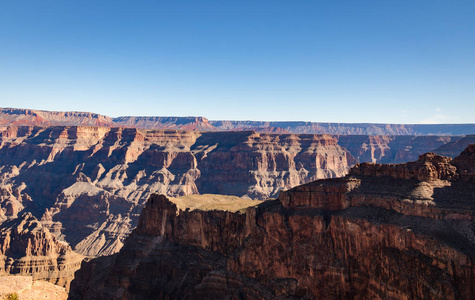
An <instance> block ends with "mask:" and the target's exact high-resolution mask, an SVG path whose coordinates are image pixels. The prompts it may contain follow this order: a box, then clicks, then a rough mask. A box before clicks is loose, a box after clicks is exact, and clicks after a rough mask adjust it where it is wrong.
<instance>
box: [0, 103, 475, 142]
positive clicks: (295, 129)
mask: <svg viewBox="0 0 475 300" xmlns="http://www.w3.org/2000/svg"><path fill="white" fill-rule="evenodd" d="M0 125H17V126H19V125H32V126H33V125H41V126H53V125H55V126H57V125H62V126H84V125H89V126H107V127H133V128H141V129H179V130H198V131H256V132H264V133H298V134H333V135H411V136H417V135H449V136H451V135H459V136H462V135H467V134H475V124H375V123H323V122H302V121H291V122H268V121H234V120H222V121H216V120H208V119H207V118H205V117H164V116H149V117H134V116H123V117H118V118H111V117H108V116H103V115H99V114H94V113H87V112H61V111H43V110H32V109H19V108H0Z"/></svg>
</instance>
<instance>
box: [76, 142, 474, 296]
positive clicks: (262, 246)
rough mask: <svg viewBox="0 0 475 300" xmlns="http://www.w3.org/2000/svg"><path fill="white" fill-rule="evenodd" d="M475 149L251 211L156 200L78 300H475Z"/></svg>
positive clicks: (366, 167)
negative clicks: (182, 206)
mask: <svg viewBox="0 0 475 300" xmlns="http://www.w3.org/2000/svg"><path fill="white" fill-rule="evenodd" d="M474 154H475V147H473V146H470V147H469V148H468V149H466V150H465V151H464V152H463V153H462V154H461V155H460V156H459V157H457V158H455V159H454V160H451V159H450V158H447V157H441V156H438V155H435V154H432V153H429V154H426V155H422V156H421V157H420V159H419V160H418V161H416V162H412V163H408V164H400V165H378V164H372V163H365V164H361V165H357V166H356V167H355V168H353V169H352V170H351V171H350V174H349V175H347V176H346V177H344V178H338V179H324V180H318V181H315V182H311V183H308V184H305V185H302V186H298V187H295V188H293V189H291V190H289V191H286V192H282V193H281V194H280V197H279V199H278V200H271V201H266V202H264V203H262V204H260V205H258V206H255V207H249V208H248V209H247V210H246V213H245V214H242V213H239V212H229V211H217V210H212V211H210V210H193V211H188V210H186V209H185V210H183V209H179V208H178V207H177V205H176V204H175V203H173V202H170V201H169V200H168V199H167V198H166V197H165V196H156V195H154V196H152V197H151V198H150V200H149V201H148V203H147V206H146V207H145V209H144V210H143V213H142V215H141V217H140V221H139V224H138V226H137V228H136V229H135V230H134V232H133V233H132V234H131V235H130V237H129V238H128V239H127V240H126V242H125V245H124V247H123V248H122V250H121V251H120V252H119V253H118V254H115V255H113V256H109V257H101V258H98V259H94V260H92V261H89V262H85V263H83V265H82V267H81V269H80V270H79V271H78V272H77V273H76V278H75V280H74V281H73V283H72V285H71V293H70V298H71V299H104V298H107V299H124V298H126V299H152V298H153V299H170V298H181V299H183V298H192V297H197V298H200V299H215V298H217V297H219V298H230V299H237V298H250V299H294V298H295V299H302V298H304V299H315V298H322V299H354V298H364V299H374V298H377V299H382V298H384V299H414V298H424V299H472V297H473V295H474V293H475V290H474V289H475V264H474V261H475V222H474V212H475V202H474V198H473V195H474V191H475V181H474V177H473V176H472V175H473V168H474V158H473V157H474Z"/></svg>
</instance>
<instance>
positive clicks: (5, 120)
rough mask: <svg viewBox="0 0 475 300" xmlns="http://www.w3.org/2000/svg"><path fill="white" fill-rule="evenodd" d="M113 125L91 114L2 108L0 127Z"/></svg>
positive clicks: (109, 121) (103, 118)
mask: <svg viewBox="0 0 475 300" xmlns="http://www.w3.org/2000/svg"><path fill="white" fill-rule="evenodd" d="M113 124H114V122H113V121H112V119H111V118H110V117H107V116H102V115H99V114H94V113H89V112H77V111H68V112H62V111H61V112H60V111H45V110H34V109H21V108H0V125H4V126H5V125H20V126H25V125H30V126H55V125H63V126H65V125H66V126H68V125H69V126H112V125H113Z"/></svg>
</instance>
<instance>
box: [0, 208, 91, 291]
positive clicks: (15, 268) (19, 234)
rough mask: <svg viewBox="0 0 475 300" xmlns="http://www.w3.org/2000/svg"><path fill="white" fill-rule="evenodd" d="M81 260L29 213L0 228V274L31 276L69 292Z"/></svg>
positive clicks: (9, 221) (79, 256)
mask: <svg viewBox="0 0 475 300" xmlns="http://www.w3.org/2000/svg"><path fill="white" fill-rule="evenodd" d="M82 259H83V257H82V255H79V254H76V253H74V252H73V251H72V250H71V247H69V245H67V243H65V242H61V241H58V240H57V239H56V237H55V236H54V235H53V234H51V233H50V232H49V230H48V229H47V228H45V227H43V226H42V225H41V223H40V222H39V221H38V220H37V219H36V218H35V217H33V215H31V214H30V213H24V214H23V215H21V216H20V217H18V218H16V219H13V220H8V221H5V222H3V224H2V225H1V227H0V274H1V275H6V274H18V275H32V276H33V279H35V280H36V279H42V280H46V281H49V282H52V283H55V284H58V285H62V286H65V287H66V288H67V289H68V288H69V283H70V282H71V280H72V279H73V277H74V272H75V271H76V270H77V269H79V266H80V264H81V261H82Z"/></svg>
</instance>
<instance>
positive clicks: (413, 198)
mask: <svg viewBox="0 0 475 300" xmlns="http://www.w3.org/2000/svg"><path fill="white" fill-rule="evenodd" d="M474 153H475V145H470V146H469V147H468V148H467V149H466V150H465V151H463V152H462V153H461V154H460V155H459V156H458V157H456V158H455V159H453V160H452V159H451V158H449V157H444V156H440V155H437V154H434V153H426V154H423V155H421V156H420V157H419V160H418V161H415V162H409V163H404V164H388V165H382V164H374V163H362V164H357V165H356V166H355V167H353V168H352V169H351V170H350V172H349V174H348V175H347V176H345V177H343V178H339V179H332V180H329V179H325V180H318V181H314V182H310V183H307V184H304V185H301V186H297V187H295V188H293V189H290V190H288V191H285V192H282V193H281V194H280V195H279V200H280V202H281V203H282V205H283V206H284V207H286V208H297V209H307V208H318V209H326V210H341V209H346V208H348V207H352V206H354V207H374V206H376V207H381V208H385V209H392V210H395V211H397V212H399V213H402V214H405V215H413V216H421V217H430V218H433V219H455V218H459V219H460V218H461V219H468V220H473V219H474V218H475V203H474V201H473V191H474V190H475V155H474Z"/></svg>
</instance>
